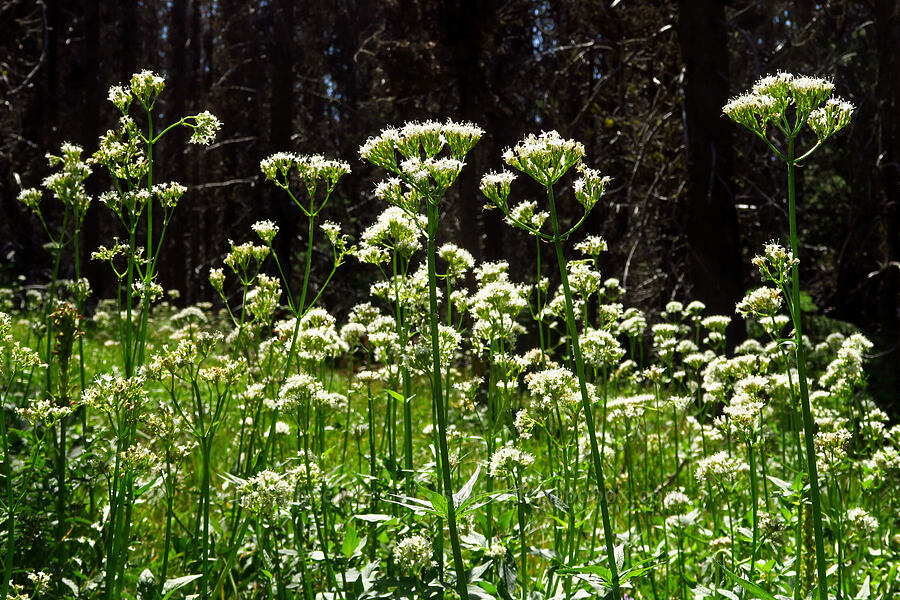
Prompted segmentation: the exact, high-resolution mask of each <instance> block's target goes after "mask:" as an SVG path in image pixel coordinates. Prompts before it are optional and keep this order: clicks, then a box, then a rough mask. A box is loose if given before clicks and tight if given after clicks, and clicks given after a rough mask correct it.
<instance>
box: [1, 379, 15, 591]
mask: <svg viewBox="0 0 900 600" xmlns="http://www.w3.org/2000/svg"><path fill="white" fill-rule="evenodd" d="M15 375H16V371H15V370H13V376H12V377H11V378H10V384H9V386H10V387H12V382H13V381H15ZM8 395H9V389H7V390H6V391H5V393H4V394H3V397H2V399H0V400H2V402H0V441H2V443H3V477H4V483H5V488H6V489H5V492H6V500H5V503H6V557H5V560H4V561H3V579H2V580H0V600H6V597H7V594H8V593H9V581H10V579H11V578H12V567H13V558H15V550H16V511H15V508H14V506H13V487H12V484H13V482H12V467H11V465H10V464H9V438H8V432H7V427H6V398H7V396H8Z"/></svg>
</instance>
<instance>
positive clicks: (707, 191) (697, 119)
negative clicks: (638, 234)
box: [678, 0, 743, 315]
mask: <svg viewBox="0 0 900 600" xmlns="http://www.w3.org/2000/svg"><path fill="white" fill-rule="evenodd" d="M725 33H726V27H725V11H724V6H723V3H722V2H720V1H719V0H702V1H701V0H680V1H679V12H678V39H679V43H680V47H681V57H682V61H683V64H684V115H685V123H684V127H685V137H686V144H685V146H686V148H687V174H686V184H687V185H686V190H685V194H684V200H683V203H682V206H681V218H680V225H681V227H682V231H683V234H684V235H685V237H686V242H687V247H688V249H689V250H688V251H689V257H688V265H689V268H690V271H689V275H688V277H689V280H690V284H691V287H692V289H693V297H694V298H695V299H697V300H701V301H703V302H704V303H705V304H706V306H707V307H708V309H709V311H710V312H711V313H717V314H725V315H731V314H733V312H734V305H735V303H736V302H737V301H738V300H739V299H740V297H741V294H742V291H743V290H742V287H743V280H742V279H743V278H742V265H741V253H740V236H739V232H738V222H737V212H736V210H735V207H734V203H733V199H732V191H731V189H730V188H731V182H732V168H733V167H732V151H731V140H730V138H731V136H730V135H729V128H730V127H731V123H730V122H727V121H726V120H725V119H722V118H719V115H721V113H722V106H724V104H725V102H726V101H727V98H728V83H727V78H726V75H727V68H728V65H727V56H728V52H727V47H726V35H725Z"/></svg>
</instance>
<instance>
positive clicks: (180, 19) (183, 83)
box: [160, 0, 197, 293]
mask: <svg viewBox="0 0 900 600" xmlns="http://www.w3.org/2000/svg"><path fill="white" fill-rule="evenodd" d="M189 4H190V3H189V2H188V0H174V1H173V2H172V9H171V12H170V14H169V17H170V18H169V23H170V25H169V36H170V40H171V46H170V52H171V54H170V61H169V65H170V69H171V70H170V76H169V80H168V82H167V84H166V88H167V89H166V93H167V95H168V107H169V110H168V111H166V123H165V125H168V124H169V123H173V122H175V121H177V120H178V119H180V118H182V117H183V116H184V115H185V114H186V112H185V111H186V110H187V107H186V95H187V94H188V93H189V92H191V91H192V86H191V75H192V73H191V71H189V70H188V67H187V45H188V24H189V23H190V21H189V20H188V14H189V12H188V11H189V9H190V6H189ZM192 100H193V101H196V99H195V98H192ZM186 141H187V136H186V135H185V131H184V130H183V129H176V130H173V131H170V132H169V133H168V134H167V135H166V139H165V141H164V143H165V146H164V152H165V155H166V156H167V157H168V158H169V161H168V162H169V163H170V164H169V165H167V166H168V167H169V168H168V169H167V171H166V172H167V173H168V178H169V179H171V180H175V181H178V182H180V183H187V182H188V181H190V180H189V179H188V177H189V175H188V172H187V171H188V165H186V164H185V161H184V160H183V159H184V158H186V156H185V150H186V149H185V142H186ZM188 194H189V195H188V197H187V198H186V199H185V200H186V201H187V202H186V204H187V203H189V202H192V201H194V200H196V192H188ZM184 208H185V207H184V205H182V207H181V210H179V214H177V215H176V216H175V218H174V219H172V222H171V224H170V225H169V231H168V232H167V234H166V235H167V240H168V243H167V244H166V246H168V248H169V249H171V250H173V252H171V253H169V256H170V257H171V258H170V260H166V261H164V262H163V263H162V269H165V271H166V272H164V273H160V278H161V280H162V281H164V282H165V283H166V284H167V285H169V286H172V287H176V288H178V289H180V290H183V291H185V292H188V293H189V291H190V290H191V289H192V288H193V286H192V285H190V283H189V278H190V276H191V272H192V270H193V268H194V267H195V266H197V265H196V264H195V263H196V258H197V255H196V254H195V252H193V250H194V249H193V248H192V245H193V238H194V237H195V236H192V235H190V229H189V227H190V223H189V222H188V219H186V218H185V217H188V214H187V212H186V211H184Z"/></svg>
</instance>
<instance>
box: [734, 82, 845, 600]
mask: <svg viewBox="0 0 900 600" xmlns="http://www.w3.org/2000/svg"><path fill="white" fill-rule="evenodd" d="M833 89H834V84H833V83H831V82H829V81H826V80H824V79H820V78H817V77H795V76H794V75H791V74H790V73H778V74H776V75H769V76H767V77H763V78H761V79H759V80H758V81H757V82H756V84H755V85H754V86H753V88H752V90H751V91H750V92H748V93H745V94H742V95H740V96H738V97H736V98H733V99H732V100H730V101H729V102H728V104H726V105H725V107H724V109H723V110H724V113H725V114H726V115H727V116H728V117H729V118H730V119H732V120H733V121H735V122H736V123H739V124H741V125H743V126H744V127H746V128H747V129H749V130H750V131H752V132H753V133H755V134H756V135H757V136H758V137H759V138H760V139H761V140H763V141H764V142H765V143H766V145H767V146H768V147H769V148H770V149H771V150H772V151H773V152H774V153H775V155H776V156H778V158H780V159H781V160H782V161H784V163H785V165H786V166H787V176H788V220H789V227H790V237H791V254H792V256H791V261H790V263H791V266H790V268H791V287H790V290H788V289H787V286H786V285H785V286H784V287H783V291H784V293H785V297H786V299H787V302H788V308H789V310H790V312H791V319H792V322H793V325H794V341H795V344H796V355H797V379H798V384H799V385H798V388H799V392H800V402H801V409H802V414H803V429H804V437H805V446H806V469H807V473H808V475H809V485H810V501H811V504H812V517H813V530H814V535H815V545H816V571H817V574H818V580H819V585H818V587H819V598H820V600H827V598H828V586H827V579H826V576H827V573H826V569H827V565H826V562H825V544H824V540H823V537H822V507H821V498H820V491H819V476H818V473H817V470H816V453H815V432H814V430H813V418H812V413H811V411H810V404H809V390H808V384H807V379H806V357H805V354H806V349H805V347H804V344H803V327H802V318H801V317H802V315H801V310H800V271H799V239H798V235H797V203H796V192H795V180H796V168H797V165H798V164H800V163H801V162H802V161H803V160H805V159H806V158H808V157H809V156H810V155H812V153H813V152H815V151H816V150H817V149H818V148H819V146H821V145H822V143H823V142H824V141H825V140H826V139H828V138H829V137H830V136H831V135H833V134H834V133H835V132H837V131H838V130H840V129H842V128H843V127H845V126H846V125H847V124H848V123H849V122H850V115H851V113H852V112H853V106H852V105H851V104H850V103H849V102H846V101H844V100H842V99H840V98H829V96H830V95H831V92H832V91H833ZM770 124H771V125H773V126H774V128H775V129H776V130H777V131H779V132H781V134H782V135H783V136H784V141H783V142H782V143H781V144H780V146H781V147H780V149H779V148H778V147H776V146H775V145H774V144H773V143H772V142H771V141H770V139H769V136H768V133H769V131H770V129H769V125H770ZM807 125H808V126H809V129H811V130H812V131H813V133H814V134H815V135H816V143H815V144H814V145H813V146H812V147H810V148H809V149H808V150H806V151H805V152H798V151H797V147H796V145H797V141H798V138H799V137H800V134H801V132H802V131H803V129H804V126H807ZM764 277H765V274H764Z"/></svg>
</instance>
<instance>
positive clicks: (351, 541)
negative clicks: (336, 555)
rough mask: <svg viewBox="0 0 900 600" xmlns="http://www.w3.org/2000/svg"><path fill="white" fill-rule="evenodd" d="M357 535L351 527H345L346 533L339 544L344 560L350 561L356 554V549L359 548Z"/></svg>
mask: <svg viewBox="0 0 900 600" xmlns="http://www.w3.org/2000/svg"><path fill="white" fill-rule="evenodd" d="M359 542H360V540H359V533H358V532H357V531H356V528H355V527H353V526H348V527H347V533H345V534H344V543H343V544H341V554H343V555H344V558H347V559H350V558H352V557H353V555H354V554H356V549H357V548H359V546H360V543H359Z"/></svg>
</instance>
